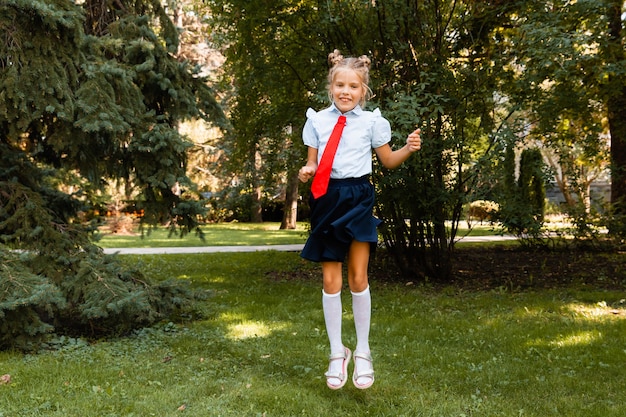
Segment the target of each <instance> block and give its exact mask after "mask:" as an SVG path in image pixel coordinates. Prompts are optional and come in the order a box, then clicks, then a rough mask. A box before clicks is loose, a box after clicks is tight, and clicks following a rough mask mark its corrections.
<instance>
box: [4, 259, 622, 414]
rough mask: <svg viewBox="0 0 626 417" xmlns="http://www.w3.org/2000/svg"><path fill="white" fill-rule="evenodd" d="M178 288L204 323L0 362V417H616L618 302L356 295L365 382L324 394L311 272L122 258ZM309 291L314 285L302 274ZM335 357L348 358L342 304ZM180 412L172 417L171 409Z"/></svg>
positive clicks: (420, 293)
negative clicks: (367, 357)
mask: <svg viewBox="0 0 626 417" xmlns="http://www.w3.org/2000/svg"><path fill="white" fill-rule="evenodd" d="M124 259H126V260H127V261H128V262H132V263H134V264H136V263H141V264H142V267H143V269H144V270H145V271H147V273H148V274H149V275H152V276H154V277H155V278H166V277H171V276H175V277H178V278H179V279H185V280H189V281H191V282H192V283H193V285H194V286H197V287H198V288H199V289H205V290H206V291H208V292H209V294H210V297H209V299H208V300H207V302H206V312H205V313H206V318H204V319H202V320H199V321H195V322H189V323H185V324H177V325H173V324H163V325H161V326H158V327H156V328H152V329H146V330H143V331H140V332H137V333H136V334H134V335H132V336H131V337H128V338H121V339H117V340H109V341H98V342H92V343H86V342H84V341H80V340H78V341H77V340H73V339H65V340H64V341H61V342H60V343H59V345H58V346H59V349H57V350H52V351H45V352H40V353H38V354H32V355H24V354H20V353H11V352H9V353H7V352H5V353H0V374H9V375H11V383H10V384H5V385H0V416H11V417H14V416H47V417H56V416H59V417H60V416H63V417H68V416H69V417H72V416H81V417H83V416H85V417H89V416H99V417H100V416H142V417H144V416H198V417H199V416H203V417H207V416H209V417H210V416H266V417H270V416H280V417H284V416H315V417H317V416H335V415H337V416H393V417H398V416H407V417H415V416H433V417H434V416H437V417H448V416H449V417H469V416H481V417H489V416H506V417H510V416H534V417H547V416H555V417H556V416H559V417H563V416H565V417H568V416H573V417H578V416H579V417H596V416H597V417H613V416H614V417H622V416H623V415H624V410H626V399H625V398H624V392H626V378H624V367H623V364H624V362H625V359H626V308H625V307H626V303H625V302H624V301H623V300H622V299H623V298H624V294H623V293H620V292H609V291H588V292H581V291H579V290H574V289H559V290H551V291H541V292H522V293H508V292H499V291H485V292H460V291H458V290H456V289H454V288H448V289H441V290H438V291H435V290H433V289H429V288H425V287H419V286H406V285H400V284H398V285H396V284H389V283H378V282H372V283H371V285H372V297H373V323H372V332H371V347H372V351H373V355H374V366H375V369H376V382H375V384H374V386H373V387H372V388H371V389H369V390H366V391H359V390H357V389H355V388H354V387H353V386H352V385H351V383H348V384H347V385H346V387H344V388H343V389H342V390H340V391H331V390H329V389H328V388H326V385H325V382H324V378H323V373H324V371H325V370H326V366H327V359H326V358H327V354H328V351H327V349H328V347H327V345H328V342H327V337H326V333H325V330H324V322H323V316H322V312H321V293H320V289H321V283H320V280H318V279H316V278H315V279H306V278H305V277H306V276H310V275H311V268H315V269H313V271H315V272H317V269H316V267H315V266H312V265H311V264H309V263H305V262H304V261H302V260H300V259H299V257H298V255H297V254H296V253H278V252H271V251H269V252H258V253H246V254H241V253H229V254H202V255H159V256H142V257H139V256H126V257H125V258H124ZM312 275H313V276H318V275H317V273H313V274H312ZM343 301H344V310H345V315H344V317H345V320H344V336H345V337H344V342H345V343H346V345H347V346H349V347H352V348H353V347H354V344H355V337H354V326H353V323H352V318H351V307H350V297H349V291H347V290H344V292H343ZM183 408H184V409H183Z"/></svg>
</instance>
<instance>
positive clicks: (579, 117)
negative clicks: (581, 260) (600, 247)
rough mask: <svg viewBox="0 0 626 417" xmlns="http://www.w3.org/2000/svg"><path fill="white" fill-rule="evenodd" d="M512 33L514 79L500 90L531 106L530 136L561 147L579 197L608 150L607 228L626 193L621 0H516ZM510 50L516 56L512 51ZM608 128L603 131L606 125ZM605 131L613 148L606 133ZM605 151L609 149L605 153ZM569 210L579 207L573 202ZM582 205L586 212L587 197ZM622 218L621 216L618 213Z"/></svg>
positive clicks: (566, 184) (569, 185)
mask: <svg viewBox="0 0 626 417" xmlns="http://www.w3.org/2000/svg"><path fill="white" fill-rule="evenodd" d="M520 5H521V7H522V9H521V10H522V12H521V13H520V17H519V18H518V19H517V21H516V22H515V23H516V24H515V27H514V28H513V30H511V31H509V32H508V34H509V35H511V37H510V38H509V41H510V42H511V43H512V44H513V45H515V47H516V49H515V50H511V51H510V54H511V60H510V61H511V62H514V63H515V66H512V67H511V73H512V74H513V73H515V75H512V76H511V79H512V80H513V82H511V83H508V84H507V85H506V89H505V90H504V91H505V94H507V95H508V96H509V97H511V99H512V100H516V101H518V102H521V103H523V106H524V108H525V109H527V111H528V112H529V125H531V126H532V129H531V131H530V132H529V133H530V135H529V137H530V138H532V139H533V140H538V141H540V142H541V143H542V146H543V147H544V148H545V149H546V156H548V157H549V158H548V159H549V160H551V161H552V162H556V158H555V157H553V155H558V160H559V161H560V163H559V164H558V165H559V171H561V174H562V175H561V177H560V179H562V180H567V179H568V178H569V181H563V183H562V184H561V188H562V189H563V191H564V194H565V195H566V197H567V196H568V193H569V192H570V191H571V190H574V192H575V193H576V194H577V195H578V201H579V202H580V204H582V203H584V202H585V201H587V200H588V198H589V195H588V194H589V193H588V191H587V190H588V187H589V183H590V181H591V180H593V179H594V178H595V177H596V176H598V175H599V173H601V172H602V168H603V166H604V165H606V164H607V162H608V161H607V159H609V158H610V170H611V212H612V214H613V215H614V218H615V220H616V221H613V222H612V227H611V229H612V231H614V232H619V230H623V227H621V226H618V224H620V223H621V224H623V218H624V216H623V215H624V211H623V210H624V208H623V207H624V206H623V204H622V201H623V200H624V196H625V195H626V186H625V185H624V184H626V183H625V182H624V178H626V177H624V175H623V173H624V170H625V168H624V167H626V151H625V150H626V146H625V145H624V143H626V141H625V140H624V138H625V137H626V129H624V126H626V113H624V107H625V106H624V104H625V103H626V101H625V100H626V99H625V97H626V87H625V86H626V78H625V77H624V73H625V72H624V65H625V64H626V61H625V59H624V50H623V42H624V34H623V29H622V28H623V21H622V16H623V9H624V3H623V1H612V0H595V1H579V2H568V1H556V2H548V3H546V2H534V1H530V2H521V3H520ZM513 57H514V58H515V59H513ZM607 130H608V131H607ZM607 133H609V134H610V149H607V144H606V137H607ZM607 154H609V157H608V158H607ZM571 206H572V208H573V210H572V212H573V213H574V214H576V213H577V212H578V213H580V212H581V210H578V209H577V207H576V204H572V205H571ZM584 208H585V210H584V211H582V212H583V213H589V212H590V211H589V205H588V204H587V205H586V207H584ZM620 218H621V219H620Z"/></svg>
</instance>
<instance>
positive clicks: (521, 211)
mask: <svg viewBox="0 0 626 417" xmlns="http://www.w3.org/2000/svg"><path fill="white" fill-rule="evenodd" d="M504 165H505V167H506V169H507V172H506V173H505V175H506V178H508V180H507V181H506V182H505V184H506V187H507V188H506V189H505V190H504V191H505V192H504V194H503V199H502V201H500V205H501V210H500V220H501V222H502V226H503V228H504V229H505V231H506V232H507V233H511V234H514V235H516V236H520V237H527V238H529V239H537V238H539V237H540V235H541V233H542V230H541V227H542V225H543V219H544V214H545V198H546V191H545V181H546V176H545V169H544V162H543V157H542V155H541V151H540V150H539V149H524V150H523V151H522V153H521V157H520V164H519V176H518V178H517V180H516V181H515V156H514V153H513V152H512V151H509V152H507V162H506V163H505V164H504ZM511 169H512V170H511ZM522 241H523V240H522Z"/></svg>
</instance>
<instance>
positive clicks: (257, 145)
mask: <svg viewBox="0 0 626 417" xmlns="http://www.w3.org/2000/svg"><path fill="white" fill-rule="evenodd" d="M206 3H207V4H208V5H209V7H210V10H211V14H212V16H213V18H214V19H215V24H216V25H217V27H218V28H220V30H221V33H222V37H221V40H222V47H223V48H224V52H223V53H224V55H225V57H226V62H225V72H224V75H225V77H226V78H227V80H226V81H227V82H226V83H225V84H227V85H228V86H229V87H231V88H232V98H233V99H232V102H231V107H230V110H231V121H232V124H233V131H232V134H231V135H230V136H229V137H228V139H227V140H226V141H225V143H224V146H225V148H226V154H227V155H228V158H229V161H230V165H229V166H230V168H231V170H232V171H233V172H234V173H236V174H237V175H238V177H239V179H240V180H241V188H242V189H243V190H245V191H244V192H245V194H247V195H253V196H254V199H253V200H254V201H256V203H255V204H256V206H257V209H256V212H257V214H258V211H259V208H258V205H259V204H260V202H259V200H261V199H264V198H270V197H272V196H274V195H277V194H283V193H284V195H285V196H286V199H285V205H284V207H285V208H284V213H285V215H284V218H283V222H282V224H281V227H284V228H295V222H296V211H297V210H294V207H296V205H297V199H298V192H297V191H298V181H297V167H299V166H298V164H302V163H303V158H304V157H303V156H302V155H303V153H304V152H305V151H304V146H303V145H302V141H301V139H300V132H301V127H302V126H303V124H304V114H305V112H306V109H307V107H310V106H315V103H318V102H319V101H320V100H319V98H317V97H316V95H317V93H318V92H319V90H320V87H323V81H321V80H320V77H323V76H324V74H325V72H326V70H327V66H326V55H327V54H328V52H327V49H328V48H327V47H320V44H319V41H318V39H319V37H318V35H317V34H318V33H319V31H320V30H321V29H320V24H321V18H320V16H319V14H318V12H317V10H316V6H317V2H314V1H293V0H281V1H269V0H266V1H256V2H249V1H243V0H210V1H207V2H206ZM325 51H326V52H325ZM285 184H286V185H287V189H286V190H285V191H284V192H283V191H282V190H283V189H284V188H285ZM256 220H260V218H259V217H258V216H257V217H256Z"/></svg>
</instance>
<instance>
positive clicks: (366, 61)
mask: <svg viewBox="0 0 626 417" xmlns="http://www.w3.org/2000/svg"><path fill="white" fill-rule="evenodd" d="M358 59H359V61H360V62H361V63H362V64H363V65H364V66H365V67H367V69H369V68H370V65H371V64H372V61H371V60H370V58H369V57H368V56H367V55H361V56H360V57H359V58H358Z"/></svg>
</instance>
